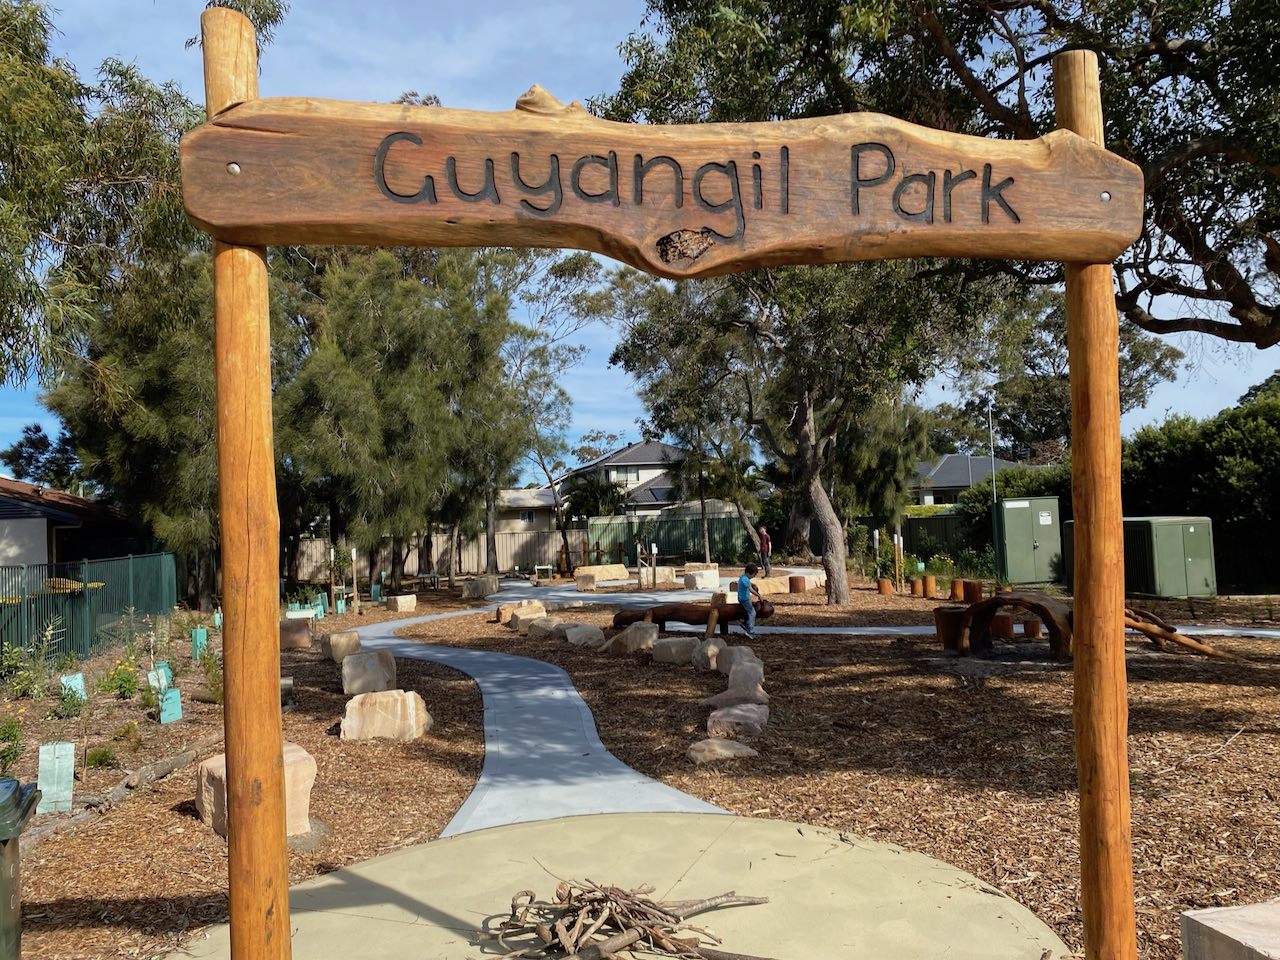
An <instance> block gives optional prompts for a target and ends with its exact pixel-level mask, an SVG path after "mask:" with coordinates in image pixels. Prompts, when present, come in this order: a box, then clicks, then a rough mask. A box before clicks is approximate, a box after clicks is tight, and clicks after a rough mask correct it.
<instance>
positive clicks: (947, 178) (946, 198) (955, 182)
mask: <svg viewBox="0 0 1280 960" xmlns="http://www.w3.org/2000/svg"><path fill="white" fill-rule="evenodd" d="M977 176H978V175H977V174H976V173H974V172H973V171H972V170H961V171H960V172H959V173H958V174H956V175H955V176H954V177H953V176H952V175H951V171H950V170H944V171H942V220H943V222H944V223H950V222H951V191H952V190H954V189H955V188H956V187H958V186H960V184H962V183H964V182H965V181H966V180H973V179H974V178H975V177H977Z"/></svg>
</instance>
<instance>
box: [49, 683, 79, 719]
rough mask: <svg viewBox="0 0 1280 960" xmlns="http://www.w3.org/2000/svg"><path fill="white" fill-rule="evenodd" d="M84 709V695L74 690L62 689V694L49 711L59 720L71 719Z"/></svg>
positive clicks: (50, 714) (51, 715)
mask: <svg viewBox="0 0 1280 960" xmlns="http://www.w3.org/2000/svg"><path fill="white" fill-rule="evenodd" d="M83 710H84V697H82V696H80V694H78V693H77V692H76V691H74V690H66V689H64V690H63V691H62V696H60V697H59V698H58V702H57V703H55V704H54V705H53V709H52V710H50V711H49V716H50V717H53V718H55V719H58V720H70V719H72V718H74V717H78V716H80V714H81V712H82V711H83Z"/></svg>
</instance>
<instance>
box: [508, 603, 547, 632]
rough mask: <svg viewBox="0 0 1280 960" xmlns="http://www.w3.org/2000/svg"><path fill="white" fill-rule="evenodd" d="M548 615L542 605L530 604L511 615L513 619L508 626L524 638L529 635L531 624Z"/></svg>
mask: <svg viewBox="0 0 1280 960" xmlns="http://www.w3.org/2000/svg"><path fill="white" fill-rule="evenodd" d="M546 615H547V611H546V610H545V609H544V608H543V606H542V604H540V603H539V604H536V605H535V604H530V605H529V606H527V607H521V608H520V609H519V610H517V611H516V612H515V613H513V614H511V619H510V620H508V621H507V626H508V627H510V628H511V629H512V630H514V631H515V632H516V633H518V634H520V636H522V637H523V636H526V635H527V634H528V633H529V624H531V623H533V621H535V620H538V619H540V618H541V617H545V616H546Z"/></svg>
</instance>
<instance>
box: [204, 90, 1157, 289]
mask: <svg viewBox="0 0 1280 960" xmlns="http://www.w3.org/2000/svg"><path fill="white" fill-rule="evenodd" d="M182 177H183V193H184V197H185V202H186V206H187V212H188V213H189V215H190V216H191V219H192V220H194V221H195V223H196V224H198V225H199V226H200V227H201V228H203V229H204V230H207V231H208V232H209V233H211V234H212V235H213V236H214V237H216V238H218V239H219V240H222V241H225V242H227V243H245V244H272V243H361V244H398V245H415V244H416V245H425V246H523V247H530V246H533V247H579V248H582V249H585V250H593V251H595V252H597V253H603V254H607V255H608V256H611V257H614V258H616V259H618V260H622V261H624V262H626V263H629V264H631V265H632V266H634V267H638V268H640V269H641V270H646V271H648V272H650V273H655V274H659V275H661V276H665V277H694V276H712V275H715V274H719V273H728V272H731V271H735V270H744V269H747V268H750V267H762V266H777V265H780V264H787V263H836V262H845V261H851V260H871V259H884V258H889V257H932V256H961V257H1004V258H1017V259H1020V260H1028V259H1030V260H1071V261H1081V262H1089V263H1104V262H1110V261H1111V260H1113V259H1114V258H1115V257H1116V256H1118V255H1119V253H1120V252H1121V251H1122V250H1124V248H1125V247H1127V246H1128V245H1129V244H1130V243H1132V242H1133V241H1134V240H1135V239H1137V237H1138V234H1139V232H1140V231H1141V229H1142V175H1141V172H1140V171H1139V170H1138V168H1137V167H1136V166H1134V165H1133V164H1131V163H1129V162H1128V161H1125V160H1122V159H1121V158H1119V157H1117V156H1115V155H1114V154H1110V153H1107V152H1106V151H1105V150H1103V149H1102V148H1101V147H1098V146H1096V145H1094V144H1093V143H1090V142H1089V141H1088V140H1087V139H1085V138H1083V137H1080V136H1077V135H1076V134H1074V133H1072V132H1070V131H1067V130H1056V131H1054V132H1053V133H1050V134H1048V135H1047V136H1045V137H1042V138H1040V139H1038V140H988V139H984V138H981V137H970V136H963V135H960V134H954V133H943V132H940V131H937V130H930V129H928V128H927V127H920V126H917V125H915V124H911V123H906V122H905V121H901V120H895V119H893V118H891V117H885V116H881V115H880V114H874V113H859V114H848V115H845V116H839V117H822V118H817V119H812V120H788V121H783V122H778V123H735V124H722V123H708V124H694V125H689V126H665V127H662V126H659V127H649V126H639V125H636V124H629V123H612V122H610V121H607V120H601V119H598V118H596V117H593V116H592V115H590V114H589V113H587V112H586V111H585V110H584V109H583V108H582V107H581V106H580V105H578V104H576V103H575V104H573V105H571V106H567V107H566V106H564V105H562V104H560V103H559V102H558V101H557V100H556V99H555V98H554V97H552V96H550V95H549V94H547V93H546V92H545V91H543V90H542V89H540V88H539V87H536V86H535V87H534V88H533V89H531V90H530V91H529V92H528V93H526V94H525V95H524V96H523V97H521V98H520V99H519V100H518V101H517V103H516V109H515V110H512V111H508V112H506V113H482V112H478V111H474V110H452V109H447V108H444V107H420V106H407V105H395V104H365V103H348V102H346V101H340V100H309V99H299V98H273V99H264V100H252V101H249V102H246V103H241V104H238V105H235V106H232V107H230V108H229V109H227V110H225V111H222V112H221V113H218V114H216V115H213V116H211V118H210V122H209V123H207V124H205V125H204V126H202V127H200V128H199V129H197V130H193V131H192V132H190V133H188V134H187V135H186V136H185V137H184V138H183V141H182Z"/></svg>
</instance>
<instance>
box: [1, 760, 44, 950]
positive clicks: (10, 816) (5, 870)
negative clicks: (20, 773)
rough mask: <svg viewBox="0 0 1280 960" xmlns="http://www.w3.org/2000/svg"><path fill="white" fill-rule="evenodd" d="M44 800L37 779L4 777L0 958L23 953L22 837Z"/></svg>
mask: <svg viewBox="0 0 1280 960" xmlns="http://www.w3.org/2000/svg"><path fill="white" fill-rule="evenodd" d="M39 802H40V791H39V789H37V787H36V785H35V784H34V783H29V784H26V785H25V786H24V785H23V784H20V783H18V781H17V780H14V779H13V778H12V777H4V778H0V960H18V958H19V957H21V956H22V862H21V854H20V847H19V839H20V837H21V836H22V831H23V830H24V829H25V828H26V825H27V821H28V820H30V819H31V816H32V814H34V813H35V810H36V804H37V803H39Z"/></svg>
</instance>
